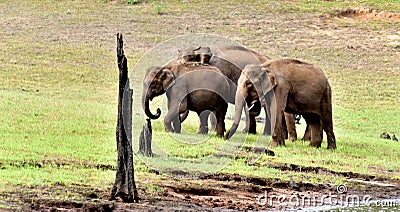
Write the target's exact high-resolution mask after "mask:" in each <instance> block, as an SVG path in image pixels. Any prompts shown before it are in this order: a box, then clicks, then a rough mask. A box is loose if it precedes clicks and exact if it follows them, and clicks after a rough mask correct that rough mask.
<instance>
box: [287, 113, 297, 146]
mask: <svg viewBox="0 0 400 212" xmlns="http://www.w3.org/2000/svg"><path fill="white" fill-rule="evenodd" d="M285 121H286V128H287V131H288V133H289V140H290V141H292V142H294V141H295V140H297V132H296V123H295V120H294V116H293V114H290V113H285Z"/></svg>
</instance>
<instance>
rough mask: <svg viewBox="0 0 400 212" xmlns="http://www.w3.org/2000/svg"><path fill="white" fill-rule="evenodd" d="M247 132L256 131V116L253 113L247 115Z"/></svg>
mask: <svg viewBox="0 0 400 212" xmlns="http://www.w3.org/2000/svg"><path fill="white" fill-rule="evenodd" d="M249 120H250V122H249V133H250V134H256V133H257V124H256V117H255V116H254V115H249Z"/></svg>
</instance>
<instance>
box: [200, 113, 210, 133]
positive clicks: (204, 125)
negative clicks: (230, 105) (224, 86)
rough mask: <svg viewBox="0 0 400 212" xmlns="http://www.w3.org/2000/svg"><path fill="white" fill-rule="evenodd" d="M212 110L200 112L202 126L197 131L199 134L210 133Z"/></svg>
mask: <svg viewBox="0 0 400 212" xmlns="http://www.w3.org/2000/svg"><path fill="white" fill-rule="evenodd" d="M210 113H211V111H209V110H205V111H202V112H201V113H198V115H199V118H200V127H199V130H198V131H197V133H198V134H207V133H208V116H209V115H210Z"/></svg>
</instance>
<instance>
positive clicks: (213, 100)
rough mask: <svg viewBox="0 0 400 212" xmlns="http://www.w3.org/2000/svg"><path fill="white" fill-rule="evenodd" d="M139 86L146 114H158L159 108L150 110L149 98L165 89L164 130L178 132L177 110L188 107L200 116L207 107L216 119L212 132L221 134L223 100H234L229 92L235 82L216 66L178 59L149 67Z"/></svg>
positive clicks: (152, 116) (178, 118) (179, 128)
mask: <svg viewBox="0 0 400 212" xmlns="http://www.w3.org/2000/svg"><path fill="white" fill-rule="evenodd" d="M204 79H212V80H204ZM143 86H144V93H143V98H142V100H143V102H142V103H143V108H144V110H145V113H146V114H147V115H148V116H149V117H150V118H158V117H159V116H160V114H161V110H160V109H157V114H155V115H154V114H152V113H151V111H150V109H149V100H152V99H153V98H154V97H156V96H160V95H162V94H164V93H166V95H167V99H168V113H167V114H166V116H165V118H164V126H165V129H166V131H167V132H176V133H180V132H181V120H180V114H184V113H186V111H188V110H192V111H195V112H196V113H197V114H198V115H199V116H200V114H201V112H203V111H205V110H209V111H211V112H213V113H214V114H215V116H216V119H217V126H216V135H217V136H219V137H222V136H223V134H224V132H225V122H224V120H225V115H226V111H227V108H228V103H227V102H234V99H233V96H232V93H235V91H236V85H235V84H234V83H233V82H231V81H230V80H227V78H226V77H225V76H224V75H223V74H222V72H221V71H220V70H219V69H218V68H216V67H214V66H211V65H200V66H198V65H194V64H191V63H187V64H182V63H178V62H171V63H169V64H167V65H166V66H164V67H150V68H149V69H148V70H147V72H146V76H145V79H144V83H143ZM146 88H148V89H146ZM171 123H172V125H171Z"/></svg>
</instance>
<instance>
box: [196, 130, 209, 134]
mask: <svg viewBox="0 0 400 212" xmlns="http://www.w3.org/2000/svg"><path fill="white" fill-rule="evenodd" d="M197 134H208V129H199V131H197Z"/></svg>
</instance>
